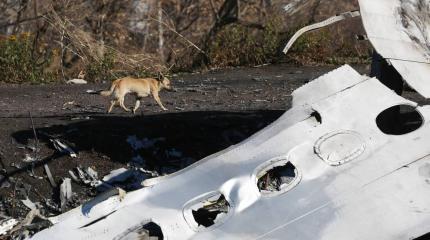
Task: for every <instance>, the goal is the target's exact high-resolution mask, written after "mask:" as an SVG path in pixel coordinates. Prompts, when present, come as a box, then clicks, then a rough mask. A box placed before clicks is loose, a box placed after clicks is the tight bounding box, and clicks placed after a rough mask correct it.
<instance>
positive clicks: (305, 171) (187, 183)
mask: <svg viewBox="0 0 430 240" xmlns="http://www.w3.org/2000/svg"><path fill="white" fill-rule="evenodd" d="M375 99H378V101H375ZM397 105H409V106H412V107H413V108H414V109H416V111H417V112H418V113H419V114H420V116H421V117H422V119H423V122H424V123H423V124H422V125H420V127H419V128H417V129H416V130H415V131H412V132H409V133H408V134H404V135H400V136H393V135H388V134H385V133H384V132H383V131H381V129H380V128H379V127H378V125H377V116H378V115H380V114H381V113H383V112H384V111H385V110H386V109H388V108H390V107H392V106H397ZM316 113H318V114H316ZM428 118H430V107H428V106H423V107H417V104H415V103H413V102H411V101H409V100H406V99H404V98H402V97H400V96H398V95H396V94H395V93H394V92H393V91H391V90H390V89H388V88H386V87H385V86H384V85H382V84H381V83H380V82H379V81H378V80H377V79H375V78H369V77H366V76H361V75H360V74H358V73H357V72H356V71H355V70H353V69H352V68H351V67H349V66H344V67H341V68H339V69H336V70H334V71H332V72H330V73H328V74H326V75H323V76H321V77H320V78H318V79H316V80H314V81H313V82H310V83H309V84H306V85H305V86H303V87H301V88H299V89H298V90H296V91H295V92H294V93H293V106H292V108H291V109H290V110H288V111H287V112H286V113H285V114H284V115H283V116H282V117H281V118H279V119H278V120H277V121H276V122H274V123H273V124H271V125H270V126H268V127H266V128H265V129H263V130H262V131H260V132H259V133H257V134H255V135H253V136H252V137H250V138H249V139H248V140H246V141H244V142H242V143H240V144H237V145H234V146H232V147H230V148H229V149H226V150H224V151H222V152H220V153H217V154H214V155H212V156H209V157H207V158H205V159H203V160H201V161H199V162H197V163H195V164H193V165H191V166H189V167H187V168H185V169H184V170H181V171H179V172H177V173H173V174H171V175H168V176H162V177H159V178H154V179H151V181H150V184H146V186H148V187H145V188H142V189H139V190H136V191H131V192H128V193H127V194H126V195H125V196H124V195H123V196H120V195H118V193H113V194H110V195H106V196H105V197H103V198H98V200H97V201H90V202H89V203H87V204H84V205H83V206H81V207H79V208H76V209H74V210H72V211H70V212H67V213H64V214H62V215H60V216H58V217H56V221H55V222H56V223H55V224H54V226H52V227H51V228H49V229H46V230H43V231H41V232H39V233H38V234H36V235H35V236H33V239H53V238H55V239H59V238H58V236H59V233H61V238H60V239H73V240H79V239H88V238H91V239H127V238H128V237H129V236H130V237H131V239H136V238H135V237H136V236H139V237H140V236H141V235H139V234H141V233H142V232H144V231H143V230H142V226H144V225H145V224H146V223H149V222H152V223H154V224H156V225H157V226H159V227H160V232H162V236H163V237H164V239H175V240H177V239H178V240H183V239H208V240H210V239H301V240H315V239H321V240H322V239H331V240H336V239H352V238H354V239H382V240H384V239H386V240H389V239H390V240H391V239H399V240H404V239H413V238H414V237H416V236H421V235H424V234H425V233H427V232H429V229H428V223H429V222H430V215H428V214H426V213H425V212H426V209H428V202H430V188H429V187H428V186H429V185H428V181H429V179H430V174H427V173H428V172H429V171H424V170H423V169H424V168H426V167H427V166H429V165H430V151H429V150H428V147H427V146H428V141H430V139H429V136H430V126H429V125H428V124H425V122H426V119H428ZM405 146H407V151H406V150H405ZM405 166H406V167H405ZM121 172H123V171H121ZM115 175H116V174H113V175H112V176H115ZM363 202H365V203H366V204H363ZM411 209H413V211H411ZM363 213H366V214H363ZM398 216H402V217H401V218H399V217H398ZM256 220H259V221H256ZM375 227H376V228H378V229H379V230H378V231H374V229H375ZM126 236H127V238H125V237H126Z"/></svg>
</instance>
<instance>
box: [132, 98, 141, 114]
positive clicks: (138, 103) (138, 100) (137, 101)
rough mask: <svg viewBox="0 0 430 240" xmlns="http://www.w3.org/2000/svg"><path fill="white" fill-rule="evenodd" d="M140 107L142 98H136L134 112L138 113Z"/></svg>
mask: <svg viewBox="0 0 430 240" xmlns="http://www.w3.org/2000/svg"><path fill="white" fill-rule="evenodd" d="M139 107H140V99H136V103H135V104H134V108H133V114H135V113H136V110H137V109H138V108H139Z"/></svg>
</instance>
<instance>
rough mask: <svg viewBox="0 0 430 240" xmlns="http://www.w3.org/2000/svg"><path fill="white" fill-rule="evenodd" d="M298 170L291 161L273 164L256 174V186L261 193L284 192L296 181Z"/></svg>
mask: <svg viewBox="0 0 430 240" xmlns="http://www.w3.org/2000/svg"><path fill="white" fill-rule="evenodd" d="M297 180H299V178H298V172H297V169H296V167H295V166H294V165H293V164H292V163H291V162H286V163H285V164H283V165H273V166H271V168H269V169H267V170H264V171H261V172H259V173H258V174H257V187H258V189H259V190H260V192H261V193H262V194H270V193H276V192H285V191H287V190H289V189H291V187H293V186H294V185H295V184H297V183H298V181H297Z"/></svg>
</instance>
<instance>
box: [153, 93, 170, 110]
mask: <svg viewBox="0 0 430 240" xmlns="http://www.w3.org/2000/svg"><path fill="white" fill-rule="evenodd" d="M152 95H154V99H155V101H156V102H157V103H158V105H159V106H160V107H161V109H163V110H167V108H165V107H164V106H163V103H161V100H160V96H158V92H154V93H153V94H152Z"/></svg>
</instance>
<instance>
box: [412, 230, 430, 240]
mask: <svg viewBox="0 0 430 240" xmlns="http://www.w3.org/2000/svg"><path fill="white" fill-rule="evenodd" d="M413 240H430V232H429V233H426V234H424V235H422V236H421V237H418V238H414V239H413Z"/></svg>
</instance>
